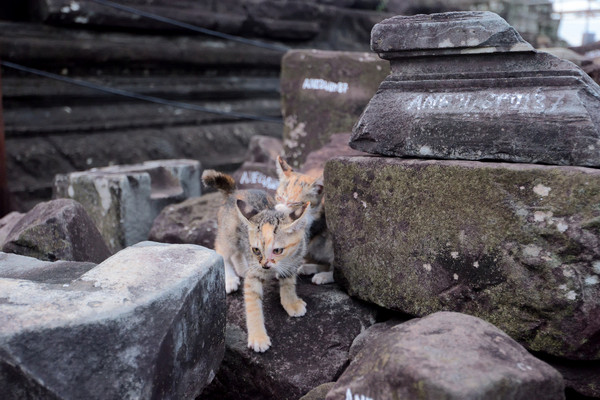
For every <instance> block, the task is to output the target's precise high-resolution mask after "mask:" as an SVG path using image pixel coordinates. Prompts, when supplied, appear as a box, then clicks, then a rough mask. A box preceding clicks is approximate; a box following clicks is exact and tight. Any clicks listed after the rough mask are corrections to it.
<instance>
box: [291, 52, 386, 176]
mask: <svg viewBox="0 0 600 400" xmlns="http://www.w3.org/2000/svg"><path fill="white" fill-rule="evenodd" d="M388 73H389V65H388V63H387V62H385V61H382V60H380V59H378V58H377V56H375V55H374V54H371V53H359V52H339V51H317V50H292V51H289V52H288V53H287V54H286V55H285V56H284V57H283V60H282V66H281V93H282V113H283V117H284V124H285V127H284V132H283V139H284V140H283V144H284V149H285V154H286V157H287V161H288V163H289V164H290V165H291V166H292V167H296V168H297V167H299V166H302V164H303V163H304V161H305V159H306V156H307V154H308V153H310V152H311V151H313V150H316V149H319V148H321V147H322V146H323V145H324V144H326V143H327V142H328V141H329V137H330V136H331V134H333V133H339V132H350V130H351V129H352V127H353V126H354V124H355V123H356V121H357V120H358V117H359V116H360V114H361V113H362V111H363V109H364V107H365V106H366V105H367V103H368V102H369V99H371V97H372V96H373V94H375V91H376V90H377V87H378V86H379V84H380V83H381V81H382V80H383V79H384V78H385V77H386V75H387V74H388Z"/></svg>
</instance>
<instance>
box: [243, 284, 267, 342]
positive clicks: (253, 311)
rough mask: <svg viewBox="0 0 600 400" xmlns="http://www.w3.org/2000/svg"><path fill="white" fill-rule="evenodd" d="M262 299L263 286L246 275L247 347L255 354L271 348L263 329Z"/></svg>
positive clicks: (265, 331) (265, 330)
mask: <svg viewBox="0 0 600 400" xmlns="http://www.w3.org/2000/svg"><path fill="white" fill-rule="evenodd" d="M262 298H263V285H262V282H261V281H260V279H258V278H257V277H255V276H252V275H246V277H245V278H244V306H245V308H246V327H247V329H248V347H249V348H251V349H252V350H254V351H256V352H263V351H266V350H268V349H269V347H271V339H270V338H269V335H267V329H266V328H265V317H264V314H263V306H262Z"/></svg>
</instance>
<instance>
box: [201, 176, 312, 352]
mask: <svg viewBox="0 0 600 400" xmlns="http://www.w3.org/2000/svg"><path fill="white" fill-rule="evenodd" d="M202 181H203V182H204V184H205V185H206V186H211V187H215V188H217V189H219V190H220V191H221V192H222V193H223V194H224V195H225V197H226V200H225V204H224V205H223V206H222V207H221V208H220V209H219V212H218V217H217V218H218V230H217V238H216V240H215V251H216V252H217V253H218V254H220V255H221V256H222V257H223V260H224V264H225V290H226V291H227V293H231V292H233V291H235V290H237V289H238V287H239V284H240V277H243V278H244V306H245V311H246V326H247V329H248V347H249V348H251V349H253V350H254V351H257V352H264V351H266V350H267V349H268V348H269V347H270V346H271V339H270V338H269V336H268V335H267V331H266V328H265V322H264V314H263V308H262V297H263V282H264V281H266V280H268V279H272V278H273V277H275V278H277V279H278V280H279V293H280V297H281V305H282V306H283V308H284V309H285V311H286V312H287V313H288V315H289V316H291V317H301V316H303V315H304V314H305V313H306V303H305V302H304V301H303V300H302V299H301V298H299V297H298V295H297V294H296V272H297V270H298V268H299V266H300V265H301V264H302V260H303V258H304V255H305V253H306V248H307V239H306V235H305V231H306V225H307V217H308V215H309V214H310V203H308V202H305V203H302V204H300V205H299V206H295V207H293V208H290V209H289V210H285V211H278V210H275V209H273V206H274V204H275V202H274V200H273V198H272V197H271V196H270V195H269V194H267V193H266V192H264V191H262V190H235V181H234V179H233V178H232V177H231V176H229V175H227V174H223V173H220V172H217V171H214V170H205V171H204V173H203V174H202Z"/></svg>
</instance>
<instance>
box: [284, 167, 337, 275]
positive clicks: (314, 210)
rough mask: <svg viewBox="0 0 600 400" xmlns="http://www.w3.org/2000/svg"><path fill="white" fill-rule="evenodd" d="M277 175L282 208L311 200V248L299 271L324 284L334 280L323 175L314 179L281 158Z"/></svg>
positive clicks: (309, 237) (309, 225)
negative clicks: (324, 204) (297, 170)
mask: <svg viewBox="0 0 600 400" xmlns="http://www.w3.org/2000/svg"><path fill="white" fill-rule="evenodd" d="M277 174H278V176H279V187H278V188H277V192H276V196H275V200H276V201H277V205H276V206H275V208H276V209H278V210H282V211H284V210H289V209H290V208H292V207H295V206H297V205H298V204H302V203H304V202H307V201H308V202H310V205H311V207H310V216H309V217H310V221H309V223H308V224H307V226H308V231H307V236H308V240H309V242H308V250H307V254H306V256H305V263H304V264H303V265H302V267H301V268H300V269H299V270H298V273H299V274H304V275H311V274H315V275H314V276H313V277H312V282H313V283H315V284H317V285H323V284H326V283H332V282H333V242H332V240H331V235H330V234H329V231H328V230H327V224H326V222H325V209H324V206H323V177H322V176H319V177H317V178H313V177H311V176H309V175H305V174H302V173H299V172H295V171H294V170H293V169H292V167H290V166H289V165H288V163H287V162H285V160H283V158H281V157H279V156H278V157H277Z"/></svg>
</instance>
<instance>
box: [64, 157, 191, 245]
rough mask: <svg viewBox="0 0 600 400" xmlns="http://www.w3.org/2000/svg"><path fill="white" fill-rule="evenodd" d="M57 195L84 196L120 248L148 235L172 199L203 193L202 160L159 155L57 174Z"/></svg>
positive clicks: (90, 210) (88, 208) (100, 226)
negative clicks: (128, 163) (161, 156)
mask: <svg viewBox="0 0 600 400" xmlns="http://www.w3.org/2000/svg"><path fill="white" fill-rule="evenodd" d="M54 189H55V192H56V197H65V198H72V199H75V200H77V201H79V202H80V203H81V204H82V205H83V206H84V208H85V209H86V211H87V212H88V214H90V216H91V217H92V219H93V220H94V222H95V223H96V226H98V229H99V230H100V233H101V234H102V236H103V237H104V239H105V240H106V242H107V244H108V247H109V249H110V250H111V251H112V252H116V251H118V250H120V249H122V248H125V247H127V246H130V245H132V244H135V243H138V242H141V241H143V240H146V239H147V238H148V233H149V232H150V228H151V227H152V223H153V222H154V219H155V218H156V217H157V216H158V214H159V213H160V212H161V210H162V209H163V208H164V207H165V206H167V205H168V204H173V203H177V202H181V201H183V200H185V199H187V198H188V197H194V196H199V195H200V192H201V191H200V163H199V162H198V161H196V160H155V161H147V162H144V163H141V164H134V165H116V166H111V167H105V168H94V169H91V170H88V171H83V172H73V173H71V174H68V175H57V176H56V179H55V183H54Z"/></svg>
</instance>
